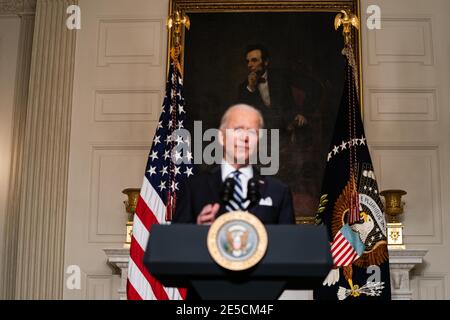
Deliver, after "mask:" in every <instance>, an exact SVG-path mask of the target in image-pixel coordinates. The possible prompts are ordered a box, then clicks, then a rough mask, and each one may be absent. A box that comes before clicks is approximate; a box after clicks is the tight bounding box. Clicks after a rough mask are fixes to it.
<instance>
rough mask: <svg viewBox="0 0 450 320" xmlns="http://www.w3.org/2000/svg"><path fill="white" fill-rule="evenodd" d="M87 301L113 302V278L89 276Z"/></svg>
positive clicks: (87, 279) (87, 280)
mask: <svg viewBox="0 0 450 320" xmlns="http://www.w3.org/2000/svg"><path fill="white" fill-rule="evenodd" d="M86 293H87V296H86V299H87V300H111V299H112V276H110V275H88V276H87V278H86Z"/></svg>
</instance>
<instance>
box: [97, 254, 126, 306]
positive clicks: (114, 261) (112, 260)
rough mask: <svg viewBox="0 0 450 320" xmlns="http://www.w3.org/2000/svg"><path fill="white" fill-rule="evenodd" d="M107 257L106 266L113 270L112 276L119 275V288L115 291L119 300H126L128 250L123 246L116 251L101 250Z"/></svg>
mask: <svg viewBox="0 0 450 320" xmlns="http://www.w3.org/2000/svg"><path fill="white" fill-rule="evenodd" d="M103 251H105V254H106V256H107V257H108V264H109V265H110V266H111V268H112V269H113V274H119V275H120V287H119V289H118V290H117V293H118V294H119V299H120V300H126V299H127V295H126V294H127V289H126V288H127V277H128V262H129V261H130V248H129V246H124V247H123V248H118V249H103Z"/></svg>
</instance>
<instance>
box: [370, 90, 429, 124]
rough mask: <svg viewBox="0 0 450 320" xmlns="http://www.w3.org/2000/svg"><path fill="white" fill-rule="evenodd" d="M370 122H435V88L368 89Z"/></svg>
mask: <svg viewBox="0 0 450 320" xmlns="http://www.w3.org/2000/svg"><path fill="white" fill-rule="evenodd" d="M368 91H369V99H368V101H369V103H370V120H371V121H436V120H437V103H436V101H437V100H436V99H437V98H436V96H437V94H436V91H437V89H436V88H431V89H421V88H417V89H413V88H408V89H405V88H398V89H395V88H394V89H375V88H369V89H368Z"/></svg>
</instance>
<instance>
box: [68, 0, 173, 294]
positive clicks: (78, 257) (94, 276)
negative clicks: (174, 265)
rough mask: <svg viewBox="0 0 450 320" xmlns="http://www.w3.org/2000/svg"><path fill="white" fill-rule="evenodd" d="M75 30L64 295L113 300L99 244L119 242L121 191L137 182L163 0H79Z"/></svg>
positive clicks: (114, 279)
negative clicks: (73, 271) (71, 282)
mask: <svg viewBox="0 0 450 320" xmlns="http://www.w3.org/2000/svg"><path fill="white" fill-rule="evenodd" d="M80 7H81V15H82V22H81V30H79V31H77V49H76V61H75V80H74V91H73V105H72V124H71V141H70V146H71V150H70V167H69V190H68V199H67V221H66V226H67V228H66V243H65V250H66V251H65V253H66V254H65V266H66V268H67V266H69V265H78V266H79V267H80V268H81V272H82V279H83V280H82V284H81V286H82V287H81V290H68V289H67V288H65V289H64V290H65V291H64V298H65V299H111V298H112V299H116V298H117V287H118V286H119V276H117V275H114V276H112V275H111V273H112V270H111V268H110V267H109V266H108V265H107V264H106V255H105V253H104V252H103V249H104V248H117V247H121V246H122V245H123V243H124V241H125V231H126V228H125V223H126V220H127V214H126V212H125V207H124V204H123V201H124V200H125V199H126V196H125V195H123V194H122V190H123V189H125V188H128V187H140V186H141V184H142V178H143V172H144V170H145V165H146V160H147V155H148V150H149V148H150V141H151V139H152V137H153V133H154V130H155V128H156V124H157V120H158V118H159V113H160V108H161V104H162V99H163V97H164V92H163V91H164V83H165V73H166V52H167V51H166V47H167V44H166V42H167V38H166V34H167V31H166V27H165V23H166V17H167V14H168V0H158V1H148V0H133V1H130V0H95V1H92V0H82V1H80Z"/></svg>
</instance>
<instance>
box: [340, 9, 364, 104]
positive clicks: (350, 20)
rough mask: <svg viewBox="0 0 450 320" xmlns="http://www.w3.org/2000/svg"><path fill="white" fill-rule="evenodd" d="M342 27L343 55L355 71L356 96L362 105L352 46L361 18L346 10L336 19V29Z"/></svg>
mask: <svg viewBox="0 0 450 320" xmlns="http://www.w3.org/2000/svg"><path fill="white" fill-rule="evenodd" d="M341 25H342V35H343V36H344V44H345V46H344V49H343V50H342V54H343V55H345V56H346V57H347V59H348V62H349V64H350V65H351V67H352V70H353V76H354V78H355V83H356V95H357V97H358V101H360V103H361V105H362V101H361V99H360V93H359V86H358V84H359V75H358V66H357V65H356V59H355V55H354V54H355V53H354V51H353V46H352V27H355V28H356V29H358V30H359V26H360V23H359V18H358V16H357V15H356V14H353V13H352V12H351V11H350V10H348V9H345V10H341V11H340V12H339V13H338V14H337V15H336V17H335V18H334V29H335V30H338V29H339V27H340V26H341Z"/></svg>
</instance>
